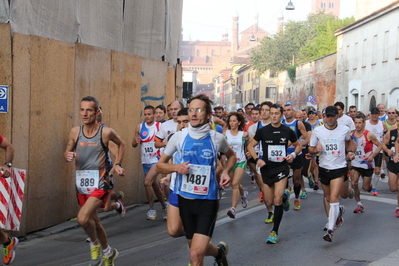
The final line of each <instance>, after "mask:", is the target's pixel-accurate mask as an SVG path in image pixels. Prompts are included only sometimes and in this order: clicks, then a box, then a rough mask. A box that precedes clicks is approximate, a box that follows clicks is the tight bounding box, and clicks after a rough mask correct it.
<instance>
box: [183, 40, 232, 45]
mask: <svg viewBox="0 0 399 266" xmlns="http://www.w3.org/2000/svg"><path fill="white" fill-rule="evenodd" d="M181 45H197V46H202V45H203V46H210V45H213V46H231V42H229V41H199V40H197V41H182V42H181Z"/></svg>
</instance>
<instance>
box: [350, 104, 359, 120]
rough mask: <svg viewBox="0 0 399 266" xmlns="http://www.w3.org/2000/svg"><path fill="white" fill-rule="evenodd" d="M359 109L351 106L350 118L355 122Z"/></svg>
mask: <svg viewBox="0 0 399 266" xmlns="http://www.w3.org/2000/svg"><path fill="white" fill-rule="evenodd" d="M357 114H358V113H357V108H356V106H354V105H351V106H349V116H350V118H352V120H353V121H355V117H356V116H357Z"/></svg>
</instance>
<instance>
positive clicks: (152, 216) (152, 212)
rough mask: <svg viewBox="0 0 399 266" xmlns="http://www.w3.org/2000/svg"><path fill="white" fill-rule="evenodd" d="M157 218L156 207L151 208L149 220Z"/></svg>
mask: <svg viewBox="0 0 399 266" xmlns="http://www.w3.org/2000/svg"><path fill="white" fill-rule="evenodd" d="M155 218H157V211H156V210H154V209H149V210H148V212H147V220H155Z"/></svg>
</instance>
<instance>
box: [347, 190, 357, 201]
mask: <svg viewBox="0 0 399 266" xmlns="http://www.w3.org/2000/svg"><path fill="white" fill-rule="evenodd" d="M354 195H355V190H353V188H349V195H348V198H350V199H353V196H354Z"/></svg>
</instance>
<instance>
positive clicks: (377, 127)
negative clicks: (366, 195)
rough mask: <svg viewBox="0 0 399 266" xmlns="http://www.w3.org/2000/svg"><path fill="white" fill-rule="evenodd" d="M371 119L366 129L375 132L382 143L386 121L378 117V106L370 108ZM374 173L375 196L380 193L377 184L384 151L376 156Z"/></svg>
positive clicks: (373, 187) (373, 189) (373, 191)
mask: <svg viewBox="0 0 399 266" xmlns="http://www.w3.org/2000/svg"><path fill="white" fill-rule="evenodd" d="M370 113H371V114H370V119H369V120H367V121H366V127H365V129H366V130H368V131H370V132H371V133H373V134H374V135H375V136H376V137H377V139H378V141H379V142H380V143H382V142H383V138H384V132H386V131H387V128H386V126H385V123H384V122H382V121H380V120H379V119H378V115H379V113H380V112H379V110H378V108H377V107H374V108H371V110H370ZM376 149H377V146H374V148H373V150H374V151H375V150H376ZM374 164H375V165H374V175H373V178H372V188H371V194H372V195H374V196H377V195H378V192H377V184H378V180H379V179H380V174H381V166H382V151H381V152H380V153H379V154H378V155H377V156H376V157H374Z"/></svg>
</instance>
